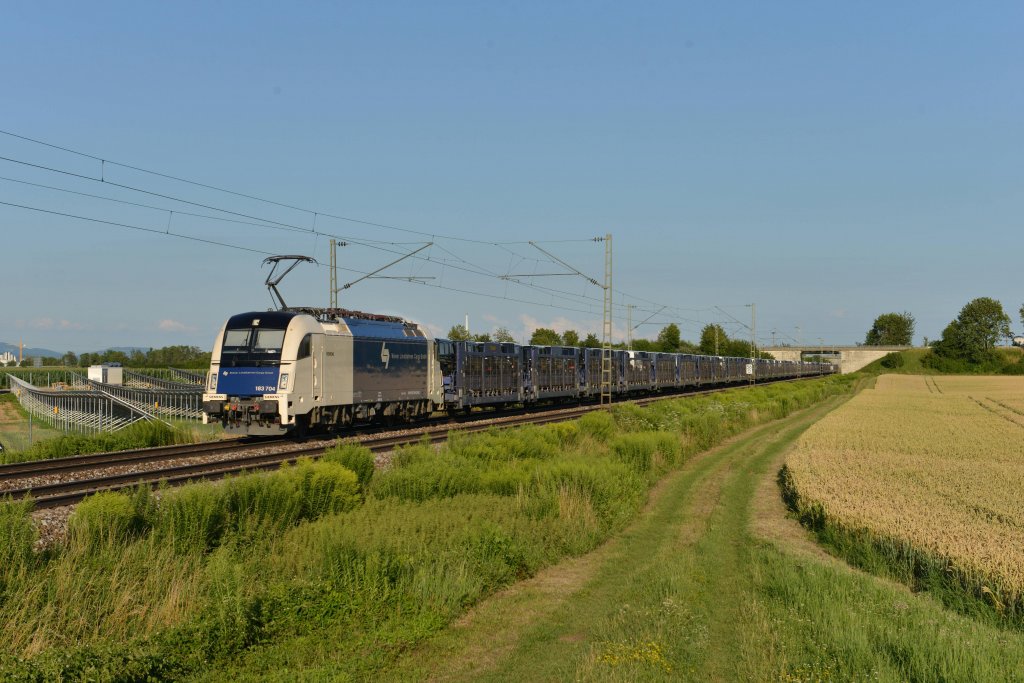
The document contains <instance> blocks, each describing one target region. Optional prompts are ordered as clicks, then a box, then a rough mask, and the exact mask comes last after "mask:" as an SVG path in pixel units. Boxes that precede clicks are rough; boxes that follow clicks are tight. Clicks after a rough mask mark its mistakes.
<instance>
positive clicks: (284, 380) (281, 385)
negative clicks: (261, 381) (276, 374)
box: [277, 372, 288, 391]
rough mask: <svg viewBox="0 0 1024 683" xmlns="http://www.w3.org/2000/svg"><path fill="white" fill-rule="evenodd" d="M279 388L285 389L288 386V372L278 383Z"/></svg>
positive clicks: (280, 389)
mask: <svg viewBox="0 0 1024 683" xmlns="http://www.w3.org/2000/svg"><path fill="white" fill-rule="evenodd" d="M277 388H278V390H279V391H284V390H285V389H287V388H288V373H287V372H286V373H284V374H282V375H281V379H280V381H278V383H277Z"/></svg>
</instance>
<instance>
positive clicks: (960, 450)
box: [787, 375, 1024, 609]
mask: <svg viewBox="0 0 1024 683" xmlns="http://www.w3.org/2000/svg"><path fill="white" fill-rule="evenodd" d="M787 469H788V470H789V477H790V485H791V486H792V487H793V488H794V489H795V491H796V493H797V496H798V500H799V507H800V508H802V509H807V508H808V507H810V506H813V505H815V504H817V505H820V506H821V509H822V510H823V511H824V513H825V519H826V520H827V522H828V523H829V524H833V525H838V526H839V527H841V528H843V529H845V530H847V531H853V532H858V533H859V532H861V531H867V532H869V533H870V534H871V535H872V536H873V537H874V538H881V539H885V540H886V541H887V542H888V543H890V544H891V543H892V542H895V543H897V544H900V543H909V544H910V545H911V546H912V547H913V549H914V550H915V551H923V552H925V553H927V554H928V556H930V557H934V558H936V559H938V560H940V561H943V562H945V563H946V564H947V566H948V567H949V569H950V570H951V571H953V572H955V573H956V574H957V575H959V576H960V577H961V581H962V582H963V583H966V584H967V585H968V586H969V587H971V588H973V589H974V590H975V592H976V593H978V594H980V595H983V596H989V597H990V598H991V599H992V602H993V604H995V606H996V607H997V609H1002V608H1003V605H1004V604H1013V605H1015V606H1016V605H1019V604H1020V602H1021V596H1022V595H1024V378H1021V377H952V376H939V377H931V376H927V377H926V376H912V375H882V376H881V377H879V378H878V382H877V384H876V386H875V388H874V389H868V390H865V391H862V392H861V393H860V394H858V395H857V396H856V397H854V398H853V399H851V400H850V401H849V402H848V403H847V404H846V405H844V406H843V407H842V408H840V409H839V410H837V411H835V412H833V413H832V414H830V415H828V416H827V417H826V418H825V419H823V420H821V421H820V422H819V423H817V424H816V425H814V427H812V428H811V429H810V430H808V431H807V432H806V433H805V434H804V435H803V436H802V437H801V439H800V440H799V441H798V443H797V444H796V446H795V448H794V450H793V451H792V452H791V453H790V454H789V455H788V456H787Z"/></svg>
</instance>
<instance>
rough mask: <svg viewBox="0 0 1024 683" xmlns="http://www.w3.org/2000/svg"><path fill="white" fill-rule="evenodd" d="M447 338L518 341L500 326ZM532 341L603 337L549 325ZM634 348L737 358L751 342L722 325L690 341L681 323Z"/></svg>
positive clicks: (588, 344)
mask: <svg viewBox="0 0 1024 683" xmlns="http://www.w3.org/2000/svg"><path fill="white" fill-rule="evenodd" d="M448 339H451V340H453V341H476V342H491V341H493V342H515V337H513V336H512V333H511V332H509V330H508V328H507V327H499V328H497V329H496V330H495V331H494V333H493V334H491V333H482V334H470V333H469V331H468V330H467V329H466V327H465V325H453V326H452V327H451V329H449V330H448ZM529 343H530V344H531V345H533V346H579V347H583V348H590V349H596V348H601V346H602V344H601V340H600V339H598V338H597V335H596V334H594V333H593V332H591V333H589V334H587V336H586V337H583V338H582V339H581V338H580V335H579V332H577V331H576V330H566V331H565V332H562V333H561V334H559V333H558V332H557V331H556V330H553V329H551V328H550V327H538V328H537V329H536V330H534V331H533V334H532V335H530V341H529ZM612 348H616V349H625V348H626V344H624V343H618V344H613V345H612ZM632 349H633V350H634V351H662V352H666V353H695V354H702V355H707V356H733V357H737V358H750V357H751V348H750V342H749V341H747V340H744V339H734V338H732V337H730V336H729V335H728V334H727V333H726V331H725V330H724V329H723V328H722V326H721V325H717V324H709V325H705V326H704V329H702V330H701V333H700V341H699V342H698V343H694V342H690V341H687V340H685V339H683V338H682V333H681V332H680V330H679V326H678V325H676V324H675V323H669V324H668V325H666V326H665V327H663V328H662V329H661V331H660V332H659V333H658V336H657V337H655V338H654V339H634V340H633V345H632ZM758 357H760V358H772V355H771V354H769V353H763V352H760V351H759V352H758Z"/></svg>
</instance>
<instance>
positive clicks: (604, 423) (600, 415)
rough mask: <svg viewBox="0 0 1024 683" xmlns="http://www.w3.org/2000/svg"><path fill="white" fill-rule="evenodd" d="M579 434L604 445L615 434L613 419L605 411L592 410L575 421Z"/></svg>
mask: <svg viewBox="0 0 1024 683" xmlns="http://www.w3.org/2000/svg"><path fill="white" fill-rule="evenodd" d="M576 424H577V425H579V430H580V433H581V434H586V435H588V436H590V437H593V438H594V439H595V440H596V441H600V442H601V443H605V442H607V441H608V439H610V438H612V435H613V434H615V419H614V418H613V417H612V415H611V413H610V412H608V411H607V410H594V411H592V412H589V413H587V414H586V415H584V416H583V417H581V418H580V419H579V420H577V421H576Z"/></svg>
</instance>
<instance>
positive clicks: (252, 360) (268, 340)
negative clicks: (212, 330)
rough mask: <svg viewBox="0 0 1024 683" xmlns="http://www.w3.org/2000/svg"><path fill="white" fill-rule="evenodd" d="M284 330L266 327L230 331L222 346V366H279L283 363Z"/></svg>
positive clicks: (226, 334)
mask: <svg viewBox="0 0 1024 683" xmlns="http://www.w3.org/2000/svg"><path fill="white" fill-rule="evenodd" d="M284 333H285V331H284V330H275V329H271V328H266V327H246V328H240V329H229V330H227V331H225V332H224V343H223V344H222V345H221V364H222V365H232V366H236V367H237V366H239V365H277V364H278V363H280V361H281V346H282V345H283V344H284Z"/></svg>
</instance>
